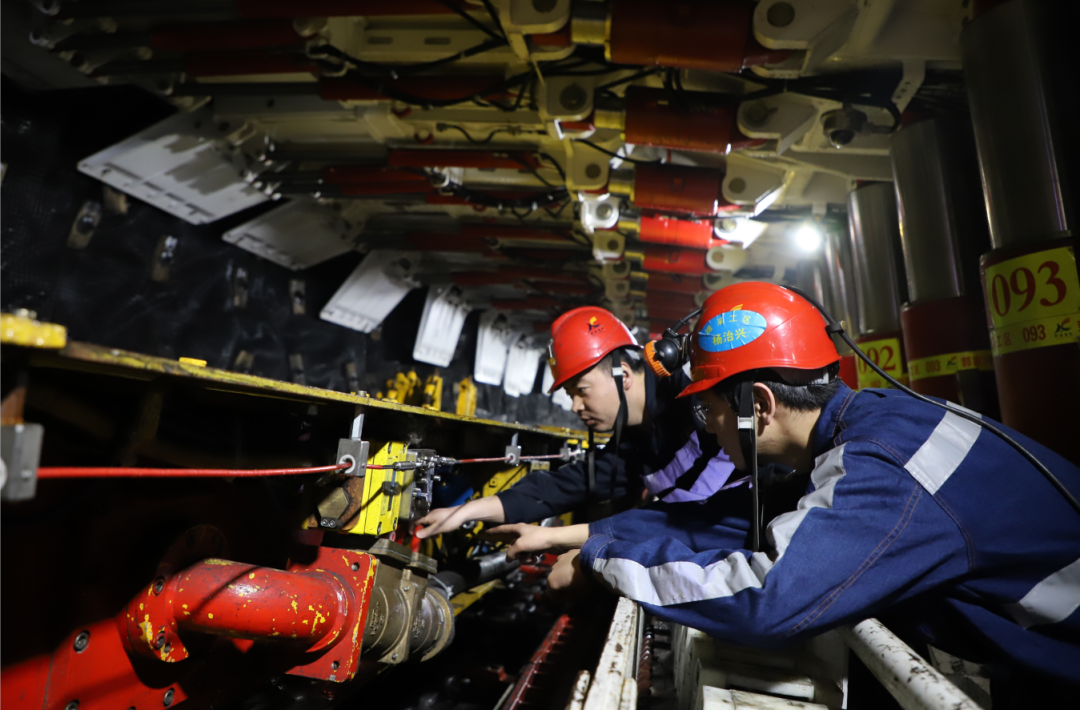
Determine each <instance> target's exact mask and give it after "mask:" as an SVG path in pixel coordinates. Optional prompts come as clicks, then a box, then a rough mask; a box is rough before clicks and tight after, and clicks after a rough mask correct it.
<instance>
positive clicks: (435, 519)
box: [416, 496, 506, 540]
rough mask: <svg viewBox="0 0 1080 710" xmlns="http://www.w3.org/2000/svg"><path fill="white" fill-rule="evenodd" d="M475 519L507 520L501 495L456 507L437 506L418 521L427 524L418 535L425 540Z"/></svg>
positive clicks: (497, 521)
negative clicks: (500, 498)
mask: <svg viewBox="0 0 1080 710" xmlns="http://www.w3.org/2000/svg"><path fill="white" fill-rule="evenodd" d="M474 520H480V521H483V522H494V523H501V522H503V521H504V520H506V514H505V512H504V511H503V507H502V501H500V500H499V497H498V496H488V497H487V498H478V499H476V500H471V501H469V502H468V503H466V504H465V505H459V506H456V507H454V508H436V509H435V510H433V511H431V512H430V513H428V514H427V515H425V516H424V517H422V518H420V520H418V521H416V524H417V525H423V526H425V527H424V529H423V530H419V531H417V533H416V537H418V538H420V539H421V540H423V539H425V538H429V537H434V536H435V535H441V534H442V533H444V532H450V531H451V530H457V529H458V528H460V527H461V526H462V525H464V524H465V523H470V522H472V521H474Z"/></svg>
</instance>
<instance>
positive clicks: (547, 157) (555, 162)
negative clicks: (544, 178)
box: [537, 153, 566, 185]
mask: <svg viewBox="0 0 1080 710" xmlns="http://www.w3.org/2000/svg"><path fill="white" fill-rule="evenodd" d="M537 155H539V156H540V157H541V158H543V159H544V160H550V161H551V164H552V165H554V166H555V169H556V170H558V171H559V177H561V178H562V181H563V184H564V185H565V184H566V172H565V171H564V170H563V169H562V166H561V165H559V161H558V160H555V158H552V157H551V156H550V155H548V154H547V153H537Z"/></svg>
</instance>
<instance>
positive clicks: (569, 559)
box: [548, 550, 596, 602]
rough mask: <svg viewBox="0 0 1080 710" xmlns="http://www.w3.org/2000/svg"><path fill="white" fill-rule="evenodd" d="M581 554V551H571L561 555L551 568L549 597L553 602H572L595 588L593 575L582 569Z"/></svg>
mask: <svg viewBox="0 0 1080 710" xmlns="http://www.w3.org/2000/svg"><path fill="white" fill-rule="evenodd" d="M580 553H581V550H571V551H570V552H567V553H566V554H563V555H559V559H558V561H557V562H556V563H555V566H554V567H552V568H551V574H549V575H548V596H549V597H551V599H552V600H553V601H556V602H566V601H571V600H573V599H574V598H575V597H578V596H581V595H583V594H585V593H587V592H588V591H590V589H593V588H595V586H596V583H595V582H594V581H593V579H592V575H591V574H590V573H589V572H588V571H587V570H583V569H582V568H581V558H580V557H579V555H580Z"/></svg>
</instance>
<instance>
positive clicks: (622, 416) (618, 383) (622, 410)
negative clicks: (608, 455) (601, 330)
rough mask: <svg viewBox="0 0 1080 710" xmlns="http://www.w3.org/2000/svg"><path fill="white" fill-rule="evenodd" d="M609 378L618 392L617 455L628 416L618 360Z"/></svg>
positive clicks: (621, 367)
mask: <svg viewBox="0 0 1080 710" xmlns="http://www.w3.org/2000/svg"><path fill="white" fill-rule="evenodd" d="M611 378H612V379H613V380H615V389H616V390H617V391H618V393H619V413H618V414H616V415H615V432H614V437H613V438H614V439H615V457H616V458H618V456H619V445H620V444H621V443H622V430H623V427H624V426H626V418H627V416H629V408H628V407H627V406H626V392H624V391H623V366H622V363H621V362H620V363H619V364H618V365H615V366H613V367H612V368H611ZM611 497H612V498H614V497H615V477H614V476H612V477H611Z"/></svg>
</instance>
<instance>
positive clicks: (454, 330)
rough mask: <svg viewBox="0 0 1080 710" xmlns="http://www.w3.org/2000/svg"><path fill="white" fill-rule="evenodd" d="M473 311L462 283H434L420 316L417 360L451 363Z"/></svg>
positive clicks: (414, 355)
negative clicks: (468, 317) (466, 321)
mask: <svg viewBox="0 0 1080 710" xmlns="http://www.w3.org/2000/svg"><path fill="white" fill-rule="evenodd" d="M470 310H472V309H471V308H470V307H469V304H468V303H466V302H465V298H464V294H463V293H462V291H461V288H459V287H458V286H446V285H443V286H432V287H431V288H430V289H429V290H428V295H427V301H426V302H425V303H424V315H423V316H421V317H420V329H419V330H418V331H417V333H416V345H414V346H413V359H414V360H419V361H420V362H426V363H428V364H429V365H435V366H437V367H447V366H449V365H450V361H451V360H453V359H454V351H455V350H457V344H458V339H459V338H461V329H462V328H463V327H464V326H465V317H466V316H467V315H469V311H470Z"/></svg>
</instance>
